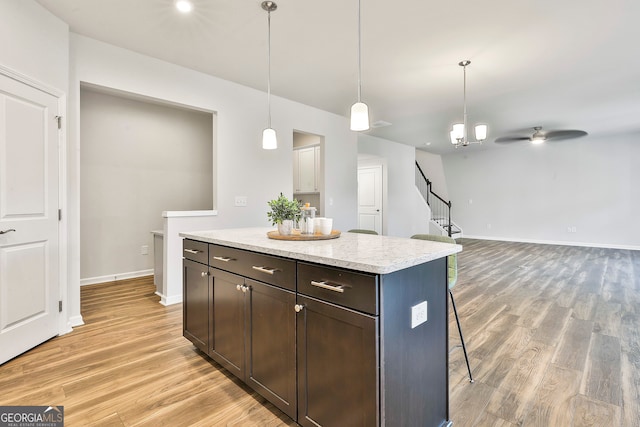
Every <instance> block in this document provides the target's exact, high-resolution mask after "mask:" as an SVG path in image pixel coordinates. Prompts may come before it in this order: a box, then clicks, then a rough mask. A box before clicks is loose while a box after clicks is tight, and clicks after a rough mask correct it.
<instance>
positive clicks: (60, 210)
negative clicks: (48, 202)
mask: <svg viewBox="0 0 640 427" xmlns="http://www.w3.org/2000/svg"><path fill="white" fill-rule="evenodd" d="M58 221H62V209H58Z"/></svg>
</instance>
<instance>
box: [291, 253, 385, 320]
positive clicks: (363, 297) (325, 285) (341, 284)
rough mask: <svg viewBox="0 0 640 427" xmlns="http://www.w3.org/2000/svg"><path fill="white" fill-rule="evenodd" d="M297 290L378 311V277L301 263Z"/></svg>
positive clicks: (355, 308)
mask: <svg viewBox="0 0 640 427" xmlns="http://www.w3.org/2000/svg"><path fill="white" fill-rule="evenodd" d="M298 293H301V294H305V295H309V296H312V297H316V298H318V299H321V300H324V301H328V302H332V303H334V304H338V305H341V306H344V307H348V308H352V309H354V310H358V311H362V312H364V313H369V314H373V315H377V314H378V276H377V275H374V274H363V273H356V272H353V271H347V270H342V269H337V268H329V267H325V266H320V265H315V264H307V263H303V262H299V263H298Z"/></svg>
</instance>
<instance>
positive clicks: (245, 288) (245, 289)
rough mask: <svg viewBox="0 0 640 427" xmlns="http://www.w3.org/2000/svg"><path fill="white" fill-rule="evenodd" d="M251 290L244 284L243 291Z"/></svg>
mask: <svg viewBox="0 0 640 427" xmlns="http://www.w3.org/2000/svg"><path fill="white" fill-rule="evenodd" d="M248 290H249V287H248V286H247V285H242V292H244V293H246V292H247V291H248Z"/></svg>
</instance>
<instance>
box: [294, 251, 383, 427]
mask: <svg viewBox="0 0 640 427" xmlns="http://www.w3.org/2000/svg"><path fill="white" fill-rule="evenodd" d="M305 294H306V295H305ZM377 295H378V280H377V276H376V275H367V274H359V273H355V272H350V271H346V270H342V269H334V268H328V267H323V266H318V265H314V264H308V263H302V262H299V263H298V299H297V305H296V310H297V311H299V313H298V319H297V321H298V323H297V332H298V337H297V342H298V423H300V424H301V425H303V426H313V427H315V426H339V425H340V426H341V425H348V426H376V425H379V416H378V408H379V400H378V396H379V393H378V317H377V316H376V314H377V307H378V306H377Z"/></svg>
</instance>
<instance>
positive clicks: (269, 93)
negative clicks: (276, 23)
mask: <svg viewBox="0 0 640 427" xmlns="http://www.w3.org/2000/svg"><path fill="white" fill-rule="evenodd" d="M267 57H268V58H267V63H268V65H267V106H268V109H269V113H268V123H267V127H268V128H269V129H270V128H271V11H270V10H269V11H267Z"/></svg>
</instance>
